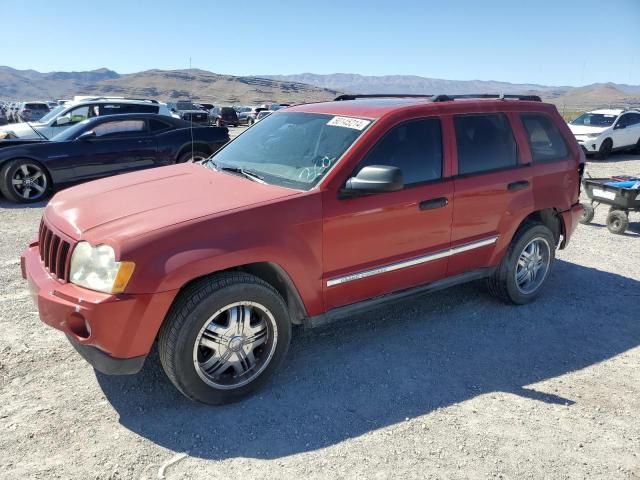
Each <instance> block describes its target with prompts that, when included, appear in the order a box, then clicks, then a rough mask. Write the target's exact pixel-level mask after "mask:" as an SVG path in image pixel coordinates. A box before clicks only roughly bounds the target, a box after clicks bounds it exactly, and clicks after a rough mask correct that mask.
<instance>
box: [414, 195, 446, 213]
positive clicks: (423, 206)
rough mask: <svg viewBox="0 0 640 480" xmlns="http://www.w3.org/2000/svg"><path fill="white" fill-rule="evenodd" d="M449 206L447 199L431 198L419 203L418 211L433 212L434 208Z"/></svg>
mask: <svg viewBox="0 0 640 480" xmlns="http://www.w3.org/2000/svg"><path fill="white" fill-rule="evenodd" d="M448 204H449V199H448V198H447V197H439V198H432V199H430V200H424V201H422V202H420V203H419V205H418V206H419V207H420V210H433V209H434V208H442V207H446V206H447V205H448Z"/></svg>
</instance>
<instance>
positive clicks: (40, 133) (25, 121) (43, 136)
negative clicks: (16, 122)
mask: <svg viewBox="0 0 640 480" xmlns="http://www.w3.org/2000/svg"><path fill="white" fill-rule="evenodd" d="M20 118H21V119H22V120H23V121H24V123H26V124H27V125H29V128H30V129H31V130H33V131H34V132H35V134H36V135H38V136H39V137H40V138H42V139H44V140H47V141H48V140H49V139H48V138H47V137H45V135H44V133H42V132H40V131H38V130H36V129H35V128H34V127H33V125H31V123H29V122H28V121H27V120H25V119H24V117H23V116H22V115H20Z"/></svg>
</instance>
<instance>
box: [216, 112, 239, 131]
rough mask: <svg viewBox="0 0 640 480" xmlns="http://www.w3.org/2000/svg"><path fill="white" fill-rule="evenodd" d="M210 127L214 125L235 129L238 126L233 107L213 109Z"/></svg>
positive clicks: (236, 113)
mask: <svg viewBox="0 0 640 480" xmlns="http://www.w3.org/2000/svg"><path fill="white" fill-rule="evenodd" d="M211 125H216V126H218V127H225V126H227V125H233V126H234V127H237V126H238V125H240V120H239V119H238V112H236V110H235V108H233V107H215V108H214V109H213V110H211Z"/></svg>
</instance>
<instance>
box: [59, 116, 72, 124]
mask: <svg viewBox="0 0 640 480" xmlns="http://www.w3.org/2000/svg"><path fill="white" fill-rule="evenodd" d="M67 123H71V117H70V116H69V115H63V116H61V117H58V119H57V120H56V125H66V124H67Z"/></svg>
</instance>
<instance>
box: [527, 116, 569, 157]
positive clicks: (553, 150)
mask: <svg viewBox="0 0 640 480" xmlns="http://www.w3.org/2000/svg"><path fill="white" fill-rule="evenodd" d="M520 118H521V119H522V124H523V125H524V129H525V131H526V132H527V137H528V139H529V147H530V148H531V158H532V159H533V161H534V162H544V161H548V160H559V159H562V158H566V156H567V155H568V154H569V150H568V149H567V144H566V143H565V142H564V139H563V138H562V135H561V134H560V132H559V131H558V129H557V128H556V126H555V125H554V124H553V122H552V121H551V119H550V118H549V117H547V116H546V115H541V114H536V113H527V114H524V115H521V116H520Z"/></svg>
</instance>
